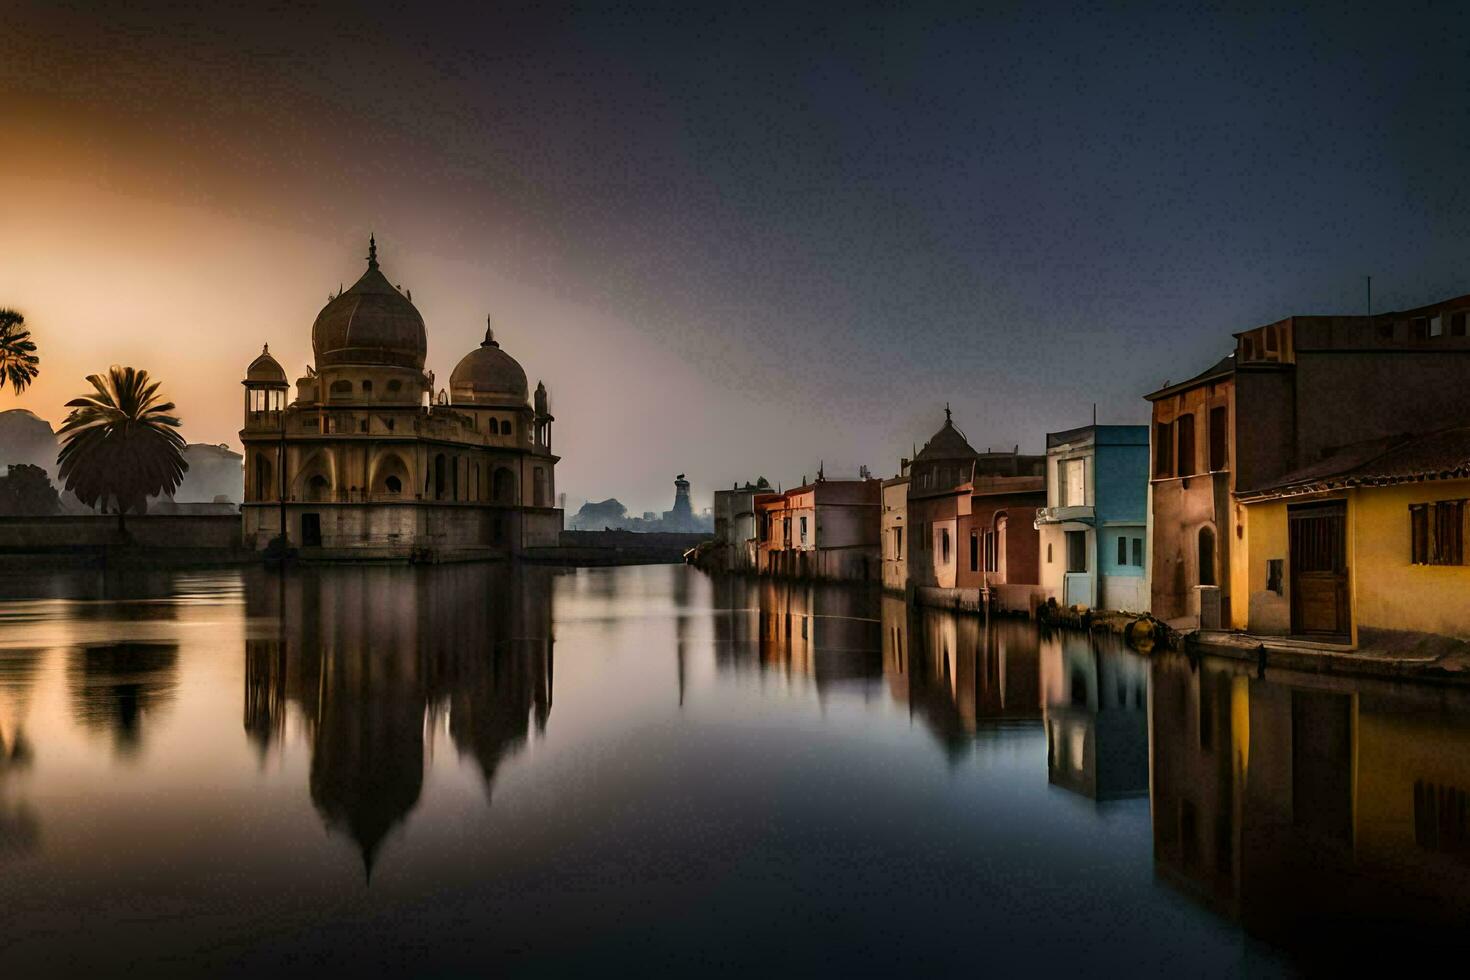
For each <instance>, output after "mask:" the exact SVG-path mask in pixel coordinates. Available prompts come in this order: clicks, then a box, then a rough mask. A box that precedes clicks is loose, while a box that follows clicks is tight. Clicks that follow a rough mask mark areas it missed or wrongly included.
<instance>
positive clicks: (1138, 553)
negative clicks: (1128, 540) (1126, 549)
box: [1133, 538, 1143, 568]
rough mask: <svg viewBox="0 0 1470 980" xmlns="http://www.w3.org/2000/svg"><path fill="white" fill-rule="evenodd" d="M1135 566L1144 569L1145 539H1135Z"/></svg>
mask: <svg viewBox="0 0 1470 980" xmlns="http://www.w3.org/2000/svg"><path fill="white" fill-rule="evenodd" d="M1133 564H1135V565H1137V566H1138V567H1139V568H1142V567H1143V539H1142V538H1134V539H1133Z"/></svg>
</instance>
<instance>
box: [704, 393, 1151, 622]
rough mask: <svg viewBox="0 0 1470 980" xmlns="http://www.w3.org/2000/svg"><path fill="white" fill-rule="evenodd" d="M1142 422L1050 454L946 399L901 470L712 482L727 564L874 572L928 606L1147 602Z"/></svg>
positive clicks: (1086, 436) (1091, 434)
mask: <svg viewBox="0 0 1470 980" xmlns="http://www.w3.org/2000/svg"><path fill="white" fill-rule="evenodd" d="M1148 460H1149V449H1148V427H1147V426H1143V425H1135V426H1117V425H1090V426H1086V427H1083V428H1079V429H1072V430H1068V431H1066V432H1057V433H1052V434H1050V435H1048V436H1047V451H1046V453H1045V454H1040V455H1027V454H1024V453H1022V452H1021V451H1020V447H1019V446H1016V447H1014V448H1012V449H1010V450H1009V451H1001V452H996V451H994V450H993V449H987V450H986V451H984V452H981V451H979V450H976V449H975V448H974V447H973V446H971V445H970V443H969V440H968V439H967V438H966V437H965V434H964V433H963V432H962V431H961V430H960V428H959V427H958V426H956V425H955V423H954V418H953V416H952V415H951V413H950V411H949V409H947V408H946V409H945V418H944V423H943V425H941V426H940V428H939V430H938V431H937V432H935V433H934V435H933V436H932V437H931V438H930V439H929V441H928V442H926V443H925V444H924V447H923V448H922V449H920V450H919V451H918V452H917V453H915V454H914V456H913V458H912V459H910V458H904V459H901V460H900V461H899V472H898V475H897V476H895V477H893V478H891V479H887V480H879V479H874V478H871V477H868V476H867V475H866V474H863V475H862V476H861V477H860V478H859V479H856V480H829V479H826V478H823V477H819V478H818V479H817V480H815V481H813V482H810V483H808V482H805V481H803V483H802V485H800V486H798V487H794V488H792V489H790V490H785V491H777V490H774V489H773V488H771V487H769V486H765V485H754V484H746V485H745V486H743V487H742V486H736V487H732V488H731V489H729V490H720V491H716V493H715V503H714V512H715V538H716V550H715V553H714V554H715V558H714V560H715V562H716V563H717V564H718V566H719V567H720V568H721V569H722V570H725V571H730V572H746V573H756V574H764V575H779V576H793V577H809V578H817V579H835V580H847V581H859V582H862V581H869V582H881V583H882V585H883V587H884V588H885V589H887V590H889V591H892V592H902V593H906V594H908V595H910V596H911V597H913V598H914V599H915V600H916V601H918V602H920V603H922V604H925V605H933V606H945V607H953V608H960V609H979V608H981V607H982V606H986V605H988V606H990V607H991V608H999V609H1002V610H1010V611H1023V612H1029V611H1032V610H1034V609H1035V608H1036V607H1037V606H1038V605H1040V604H1042V603H1044V602H1046V601H1048V600H1055V601H1056V602H1058V603H1063V604H1067V605H1080V606H1086V607H1089V608H1114V609H1137V610H1143V609H1146V608H1147V607H1148V587H1147V576H1146V570H1145V559H1144V556H1145V552H1146V548H1145V545H1146V541H1147V530H1146V525H1147V484H1148Z"/></svg>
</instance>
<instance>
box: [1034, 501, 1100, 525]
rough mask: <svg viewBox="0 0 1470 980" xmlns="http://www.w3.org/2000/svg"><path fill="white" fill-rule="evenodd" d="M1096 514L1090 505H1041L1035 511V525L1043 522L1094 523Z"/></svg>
mask: <svg viewBox="0 0 1470 980" xmlns="http://www.w3.org/2000/svg"><path fill="white" fill-rule="evenodd" d="M1096 522H1097V515H1096V512H1095V510H1094V508H1092V507H1090V506H1089V507H1042V508H1041V509H1040V510H1038V511H1037V512H1036V526H1037V527H1040V526H1041V525H1043V524H1066V523H1076V524H1095V523H1096Z"/></svg>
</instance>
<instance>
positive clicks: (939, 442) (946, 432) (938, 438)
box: [914, 418, 980, 462]
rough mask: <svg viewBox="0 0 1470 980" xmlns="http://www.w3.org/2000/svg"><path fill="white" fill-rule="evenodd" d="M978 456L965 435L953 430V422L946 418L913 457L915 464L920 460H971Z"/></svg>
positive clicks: (955, 429)
mask: <svg viewBox="0 0 1470 980" xmlns="http://www.w3.org/2000/svg"><path fill="white" fill-rule="evenodd" d="M979 455H980V454H979V453H977V452H976V451H975V449H974V447H973V446H971V445H970V443H969V441H968V440H966V439H965V434H964V433H963V432H961V431H960V430H959V429H957V428H955V424H954V421H953V420H952V419H949V418H946V419H945V420H944V425H942V426H941V427H940V429H939V431H938V432H936V433H934V435H933V437H932V438H930V440H929V441H928V442H926V443H924V448H923V449H920V450H919V454H918V455H917V456H915V457H914V461H915V462H917V461H919V460H921V459H973V458H974V457H976V456H979Z"/></svg>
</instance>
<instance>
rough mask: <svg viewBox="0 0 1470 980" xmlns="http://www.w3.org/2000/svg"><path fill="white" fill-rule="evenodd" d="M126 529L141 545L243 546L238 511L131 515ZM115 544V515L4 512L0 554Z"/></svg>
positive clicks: (188, 548)
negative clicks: (40, 515) (20, 515)
mask: <svg viewBox="0 0 1470 980" xmlns="http://www.w3.org/2000/svg"><path fill="white" fill-rule="evenodd" d="M127 531H128V535H129V536H130V537H131V539H132V544H133V545H134V546H137V547H140V548H156V549H160V550H167V551H215V552H221V553H228V552H234V551H236V550H238V549H239V548H240V517H239V515H238V514H217V515H216V514H211V515H173V514H144V515H137V514H130V515H128V518H127ZM117 543H118V531H117V518H116V517H111V516H104V515H101V514H88V515H81V516H71V515H66V516H58V517H0V553H10V554H16V553H34V554H40V553H48V552H67V551H74V550H76V549H101V548H106V547H111V546H115V545H116V544H117Z"/></svg>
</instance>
